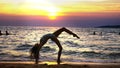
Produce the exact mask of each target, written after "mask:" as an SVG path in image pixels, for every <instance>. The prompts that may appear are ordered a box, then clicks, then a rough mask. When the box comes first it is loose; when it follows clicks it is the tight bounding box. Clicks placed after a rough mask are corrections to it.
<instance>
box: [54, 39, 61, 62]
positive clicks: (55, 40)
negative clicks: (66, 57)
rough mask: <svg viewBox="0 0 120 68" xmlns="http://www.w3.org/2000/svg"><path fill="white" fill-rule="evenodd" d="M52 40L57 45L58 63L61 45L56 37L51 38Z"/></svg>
mask: <svg viewBox="0 0 120 68" xmlns="http://www.w3.org/2000/svg"><path fill="white" fill-rule="evenodd" d="M52 41H54V42H55V43H56V44H57V46H58V47H59V52H58V58H57V63H58V64H60V57H61V52H62V46H61V44H60V42H59V40H58V39H57V38H56V37H55V38H52Z"/></svg>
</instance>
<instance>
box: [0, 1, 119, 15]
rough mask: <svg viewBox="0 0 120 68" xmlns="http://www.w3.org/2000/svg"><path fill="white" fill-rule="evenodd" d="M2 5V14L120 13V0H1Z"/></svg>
mask: <svg viewBox="0 0 120 68" xmlns="http://www.w3.org/2000/svg"><path fill="white" fill-rule="evenodd" d="M0 7H1V8H0V10H1V11H0V13H1V14H14V15H43V16H50V17H54V16H55V17H56V16H65V15H74V14H75V13H94V12H95V13H120V0H59V1H58V0H0ZM71 13H73V14H71ZM78 15H79V14H78Z"/></svg>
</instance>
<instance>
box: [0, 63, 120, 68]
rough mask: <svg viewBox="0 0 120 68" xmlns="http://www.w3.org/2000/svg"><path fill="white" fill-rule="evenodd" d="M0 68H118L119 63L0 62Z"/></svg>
mask: <svg viewBox="0 0 120 68" xmlns="http://www.w3.org/2000/svg"><path fill="white" fill-rule="evenodd" d="M0 68H120V63H77V62H63V63H61V64H60V65H57V64H56V62H40V63H39V64H34V63H33V62H0Z"/></svg>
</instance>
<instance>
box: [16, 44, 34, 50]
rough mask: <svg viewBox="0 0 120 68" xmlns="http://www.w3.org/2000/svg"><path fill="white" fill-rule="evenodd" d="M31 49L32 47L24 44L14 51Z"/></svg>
mask: <svg viewBox="0 0 120 68" xmlns="http://www.w3.org/2000/svg"><path fill="white" fill-rule="evenodd" d="M31 47H32V45H29V44H24V45H20V46H17V47H16V48H15V49H14V50H28V49H30V48H31Z"/></svg>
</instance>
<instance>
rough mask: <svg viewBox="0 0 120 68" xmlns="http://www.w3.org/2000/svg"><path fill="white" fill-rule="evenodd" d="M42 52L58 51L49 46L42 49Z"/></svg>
mask: <svg viewBox="0 0 120 68" xmlns="http://www.w3.org/2000/svg"><path fill="white" fill-rule="evenodd" d="M41 51H42V52H54V51H56V49H54V48H51V47H49V46H43V47H42V49H41Z"/></svg>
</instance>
